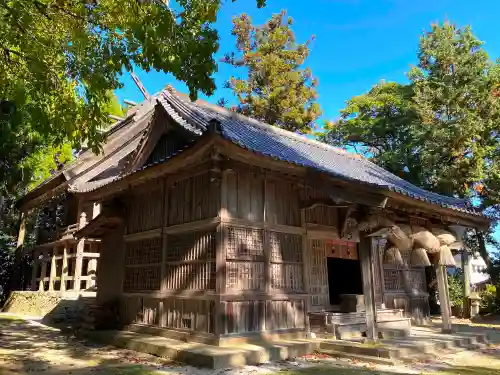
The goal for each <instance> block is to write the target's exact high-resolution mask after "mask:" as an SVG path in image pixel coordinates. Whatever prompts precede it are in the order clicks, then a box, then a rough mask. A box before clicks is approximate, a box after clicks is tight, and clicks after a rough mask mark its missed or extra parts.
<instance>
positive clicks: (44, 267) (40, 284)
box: [38, 252, 47, 292]
mask: <svg viewBox="0 0 500 375" xmlns="http://www.w3.org/2000/svg"><path fill="white" fill-rule="evenodd" d="M42 256H43V258H42V259H41V261H40V262H41V270H40V281H39V282H38V290H39V291H40V292H43V291H45V287H44V280H45V278H46V277H47V260H45V252H42Z"/></svg>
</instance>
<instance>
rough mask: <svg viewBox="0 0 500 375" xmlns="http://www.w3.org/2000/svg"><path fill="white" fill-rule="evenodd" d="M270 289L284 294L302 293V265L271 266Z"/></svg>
mask: <svg viewBox="0 0 500 375" xmlns="http://www.w3.org/2000/svg"><path fill="white" fill-rule="evenodd" d="M271 288H273V289H275V290H282V291H286V292H301V291H303V289H304V283H303V276H302V264H279V263H274V264H271Z"/></svg>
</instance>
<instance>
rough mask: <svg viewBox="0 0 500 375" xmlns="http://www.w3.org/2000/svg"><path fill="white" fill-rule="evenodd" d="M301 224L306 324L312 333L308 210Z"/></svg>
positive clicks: (301, 212)
mask: <svg viewBox="0 0 500 375" xmlns="http://www.w3.org/2000/svg"><path fill="white" fill-rule="evenodd" d="M300 223H301V225H302V228H304V229H305V231H304V234H302V264H303V269H302V274H303V275H304V280H303V282H304V292H305V293H306V295H307V298H306V300H305V306H304V307H305V311H304V314H305V322H306V331H307V332H311V323H310V321H309V311H311V310H310V309H311V307H310V306H311V297H310V296H309V293H310V291H311V290H310V285H309V251H308V242H309V241H308V240H307V220H306V210H305V209H304V208H303V209H301V210H300Z"/></svg>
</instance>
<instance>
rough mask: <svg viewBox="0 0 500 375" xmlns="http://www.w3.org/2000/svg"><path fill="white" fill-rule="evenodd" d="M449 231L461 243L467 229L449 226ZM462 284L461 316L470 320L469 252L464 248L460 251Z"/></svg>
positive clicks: (459, 226)
mask: <svg viewBox="0 0 500 375" xmlns="http://www.w3.org/2000/svg"><path fill="white" fill-rule="evenodd" d="M450 229H451V230H452V231H453V232H454V233H455V235H456V237H457V240H458V241H460V242H462V241H463V237H464V234H465V231H466V230H467V228H465V227H463V226H461V225H450ZM460 253H461V258H462V259H461V260H462V271H463V282H464V301H463V314H464V316H463V317H464V318H470V299H469V297H470V258H469V251H468V249H466V248H465V246H463V247H462V249H461V252H460Z"/></svg>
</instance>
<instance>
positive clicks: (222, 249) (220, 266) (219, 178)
mask: <svg viewBox="0 0 500 375" xmlns="http://www.w3.org/2000/svg"><path fill="white" fill-rule="evenodd" d="M212 159H213V166H212V170H211V171H210V173H211V186H210V187H209V188H210V189H216V191H218V192H219V193H218V194H220V198H219V200H220V207H219V213H218V215H219V218H220V220H221V222H220V224H219V225H218V226H217V233H216V243H215V301H214V303H215V305H214V314H215V319H214V332H215V335H216V336H221V335H224V334H225V333H226V321H225V316H226V311H225V307H226V306H225V303H224V302H223V301H222V296H223V295H225V294H226V249H227V234H228V231H227V226H226V224H225V223H224V221H225V219H227V218H228V211H227V194H228V192H227V189H228V183H227V178H228V177H227V175H228V173H231V171H229V170H226V169H224V170H223V171H221V170H220V165H219V156H218V155H212Z"/></svg>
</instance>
